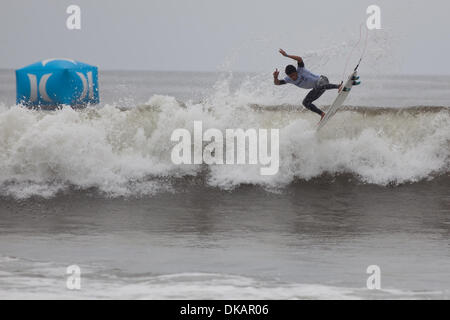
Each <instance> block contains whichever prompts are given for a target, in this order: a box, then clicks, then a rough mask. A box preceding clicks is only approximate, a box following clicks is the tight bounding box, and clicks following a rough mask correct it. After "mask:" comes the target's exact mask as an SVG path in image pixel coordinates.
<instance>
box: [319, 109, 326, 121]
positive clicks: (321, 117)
mask: <svg viewBox="0 0 450 320" xmlns="http://www.w3.org/2000/svg"><path fill="white" fill-rule="evenodd" d="M323 117H325V112H323V111H322V114H321V115H320V121H322V119H323Z"/></svg>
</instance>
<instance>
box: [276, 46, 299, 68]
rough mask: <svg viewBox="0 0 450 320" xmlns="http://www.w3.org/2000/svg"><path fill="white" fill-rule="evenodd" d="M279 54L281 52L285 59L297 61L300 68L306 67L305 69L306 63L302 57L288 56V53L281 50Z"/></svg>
mask: <svg viewBox="0 0 450 320" xmlns="http://www.w3.org/2000/svg"><path fill="white" fill-rule="evenodd" d="M279 52H280V53H281V54H282V55H283V56H285V57H287V58H291V59H294V60H295V61H297V64H298V66H299V67H300V68H304V67H305V63H304V62H303V59H302V57H299V56H293V55H290V54H287V53H286V51H284V50H283V49H280V50H279Z"/></svg>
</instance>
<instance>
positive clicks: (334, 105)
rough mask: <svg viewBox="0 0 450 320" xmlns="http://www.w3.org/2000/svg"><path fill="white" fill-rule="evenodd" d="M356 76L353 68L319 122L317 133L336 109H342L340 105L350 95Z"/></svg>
mask: <svg viewBox="0 0 450 320" xmlns="http://www.w3.org/2000/svg"><path fill="white" fill-rule="evenodd" d="M357 75H358V73H357V71H356V68H355V70H354V71H353V72H352V74H351V75H349V77H348V79H347V81H346V82H345V83H344V88H343V89H342V90H341V92H339V93H338V96H337V97H336V99H335V100H334V102H333V103H332V104H331V106H330V108H329V109H328V110H327V112H326V113H325V117H323V119H322V120H320V121H319V126H318V127H317V131H319V130H320V129H321V128H323V126H325V124H326V123H327V122H328V121H329V120H330V119H331V118H332V117H333V116H334V115H335V114H336V112H337V111H338V109H339V108H340V107H342V104H343V103H344V101H345V99H347V96H348V94H349V93H350V90H351V89H352V87H353V85H354V82H355V80H356V79H357Z"/></svg>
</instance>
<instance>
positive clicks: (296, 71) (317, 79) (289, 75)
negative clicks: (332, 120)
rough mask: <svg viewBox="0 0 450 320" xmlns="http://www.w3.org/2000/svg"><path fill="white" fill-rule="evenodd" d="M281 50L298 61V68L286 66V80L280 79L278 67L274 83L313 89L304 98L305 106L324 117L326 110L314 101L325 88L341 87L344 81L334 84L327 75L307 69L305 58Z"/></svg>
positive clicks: (281, 51) (274, 74) (284, 54)
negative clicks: (317, 105)
mask: <svg viewBox="0 0 450 320" xmlns="http://www.w3.org/2000/svg"><path fill="white" fill-rule="evenodd" d="M279 52H280V53H281V54H282V55H283V56H285V57H288V58H291V59H294V60H295V61H297V68H295V67H294V66H293V65H291V64H290V65H288V66H286V69H285V73H286V77H285V78H284V80H279V79H278V74H279V73H280V71H278V69H275V72H274V73H273V83H274V84H275V85H277V86H279V85H282V84H286V83H291V84H293V85H296V86H297V87H299V88H303V89H312V90H311V91H310V92H308V94H307V95H306V97H305V98H304V99H303V105H304V106H305V108H307V109H309V110H311V111H313V112H315V113H317V114H319V115H320V117H321V118H320V119H323V117H324V116H325V112H323V111H322V110H320V109H319V108H317V107H316V106H315V105H314V104H313V102H314V101H315V100H317V99H319V98H320V96H321V95H322V94H323V93H324V92H325V90H329V89H340V88H341V86H342V83H341V84H340V85H339V84H332V83H330V82H329V81H328V78H327V77H325V76H318V75H315V74H314V73H312V72H310V71H309V70H307V69H306V68H305V63H304V62H303V59H302V58H301V57H298V56H292V55H289V54H287V53H286V51H284V50H283V49H280V51H279Z"/></svg>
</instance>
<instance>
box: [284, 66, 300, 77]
mask: <svg viewBox="0 0 450 320" xmlns="http://www.w3.org/2000/svg"><path fill="white" fill-rule="evenodd" d="M296 71H297V69H295V67H294V66H293V65H292V64H290V65H288V66H286V69H284V72H286V74H287V75H290V74H292V73H294V72H296Z"/></svg>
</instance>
